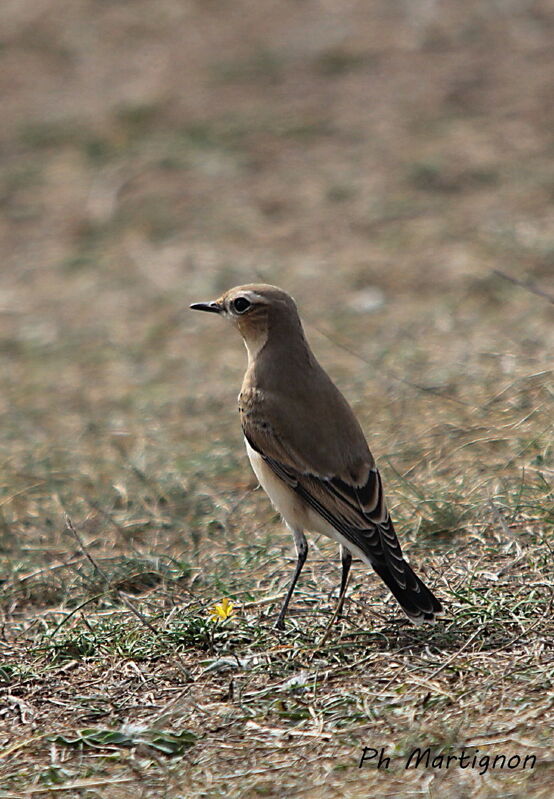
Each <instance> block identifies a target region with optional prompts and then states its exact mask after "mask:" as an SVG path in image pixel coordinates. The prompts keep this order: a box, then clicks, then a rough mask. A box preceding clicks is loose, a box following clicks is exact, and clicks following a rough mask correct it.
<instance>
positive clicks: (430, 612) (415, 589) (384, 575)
mask: <svg viewBox="0 0 554 799" xmlns="http://www.w3.org/2000/svg"><path fill="white" fill-rule="evenodd" d="M372 565H373V568H374V569H375V571H376V572H377V574H378V575H379V577H380V578H381V580H383V582H384V583H385V585H386V586H387V588H388V589H389V590H390V591H391V592H392V594H393V596H394V597H395V599H396V600H397V601H398V603H399V604H400V606H401V608H402V610H403V611H404V613H405V614H406V615H407V616H408V618H409V619H410V621H412V622H413V623H414V624H422V623H423V622H426V621H434V618H435V616H436V615H437V614H438V613H442V605H441V603H440V602H439V600H438V599H437V597H436V596H435V595H434V594H433V592H432V591H431V590H430V589H429V588H427V586H426V585H425V583H424V582H423V581H422V580H420V578H419V577H418V576H417V574H416V573H415V572H414V570H413V569H412V567H411V566H410V565H409V564H408V563H407V562H406V561H404V567H405V568H404V575H405V578H406V579H405V582H406V584H405V587H403V586H401V585H400V584H399V582H398V579H397V578H396V577H395V576H394V574H393V573H392V572H391V570H390V568H389V567H388V566H387V564H386V563H377V564H376V563H373V564H372Z"/></svg>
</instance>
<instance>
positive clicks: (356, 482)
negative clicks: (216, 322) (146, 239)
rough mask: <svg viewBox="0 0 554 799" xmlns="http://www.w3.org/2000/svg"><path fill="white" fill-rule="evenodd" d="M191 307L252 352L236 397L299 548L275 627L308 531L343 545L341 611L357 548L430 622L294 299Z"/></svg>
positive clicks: (264, 476) (411, 613)
mask: <svg viewBox="0 0 554 799" xmlns="http://www.w3.org/2000/svg"><path fill="white" fill-rule="evenodd" d="M190 307H191V308H192V309H193V310H197V311H210V312H211V313H217V314H220V315H221V316H224V317H225V318H226V319H228V320H229V321H231V322H232V323H233V324H234V325H235V326H236V327H237V328H238V330H239V332H240V333H241V335H242V337H243V339H244V343H245V345H246V349H247V352H248V367H247V369H246V374H245V376H244V381H243V383H242V389H241V392H240V395H239V412H240V418H241V422H242V429H243V432H244V438H245V443H246V451H247V453H248V457H249V459H250V463H251V464H252V468H253V469H254V472H255V474H256V477H257V478H258V480H259V482H260V484H261V486H262V487H263V488H264V489H265V491H266V493H267V494H268V496H269V498H270V500H271V502H272V503H273V505H274V506H275V508H276V509H277V510H278V511H279V513H280V514H281V515H282V517H283V519H284V520H285V522H286V524H287V525H288V527H289V528H290V529H291V531H292V533H293V535H294V541H295V543H296V550H297V554H298V559H297V562H296V569H295V572H294V576H293V578H292V582H291V584H290V586H289V589H288V592H287V596H286V598H285V601H284V603H283V607H282V608H281V612H280V613H279V618H278V619H277V623H276V627H278V628H279V629H282V628H283V627H284V619H285V614H286V612H287V607H288V604H289V601H290V598H291V596H292V592H293V591H294V587H295V585H296V582H297V580H298V577H299V575H300V572H301V571H302V567H303V566H304V562H305V560H306V556H307V554H308V545H307V542H306V537H305V535H304V530H309V531H312V532H318V533H323V534H324V535H326V536H328V537H329V538H332V539H334V540H335V541H337V542H338V543H339V544H340V552H341V560H342V578H341V586H340V599H339V609H340V608H341V607H342V603H343V600H344V593H345V590H346V585H347V581H348V574H349V571H350V565H351V562H352V555H356V556H357V557H359V558H360V559H361V560H362V561H364V562H365V563H367V564H368V565H369V566H372V567H373V569H374V570H375V571H376V572H377V574H378V575H379V577H380V578H381V579H382V580H383V582H384V583H385V584H386V585H387V586H388V588H389V589H390V591H391V592H392V593H393V595H394V596H395V598H396V599H397V601H398V602H399V603H400V606H401V607H402V610H403V611H404V612H405V613H406V615H407V616H408V618H409V619H410V620H411V621H412V622H414V623H415V624H420V623H422V622H425V621H433V619H434V617H435V614H437V613H440V612H441V611H442V606H441V603H440V602H439V600H438V599H437V598H436V597H435V596H434V595H433V594H432V593H431V591H430V590H429V589H428V588H427V586H426V585H425V584H424V583H423V582H422V581H421V580H420V579H419V577H418V576H417V575H416V574H415V573H414V571H413V569H412V568H411V566H410V565H409V564H408V563H407V562H406V561H405V560H404V558H403V556H402V550H401V548H400V544H399V542H398V538H397V537H396V533H395V531H394V527H393V524H392V521H391V518H390V516H389V513H388V511H387V508H386V506H385V499H384V495H383V488H382V484H381V477H380V475H379V472H378V471H377V468H376V466H375V461H374V459H373V456H372V454H371V452H370V451H369V449H368V446H367V443H366V440H365V436H364V434H363V432H362V429H361V427H360V425H359V424H358V421H357V420H356V417H355V416H354V413H353V411H352V409H351V408H350V406H349V405H348V403H347V401H346V400H345V398H344V397H343V396H342V394H341V393H340V391H339V390H338V389H337V387H336V386H335V385H334V383H333V382H332V381H331V379H330V377H329V376H328V375H327V373H326V372H325V371H324V370H323V369H322V367H321V366H320V365H319V363H318V362H317V360H316V358H315V356H314V354H313V353H312V351H311V349H310V346H309V344H308V342H307V341H306V338H305V336H304V331H303V329H302V324H301V322H300V318H299V316H298V312H297V310H296V304H295V302H294V300H293V299H292V297H290V296H289V295H288V294H286V293H285V292H284V291H282V290H281V289H279V288H276V287H275V286H268V285H265V284H250V285H246V286H237V287H236V288H233V289H230V290H229V291H227V292H226V293H225V294H223V296H222V297H220V298H219V299H217V300H214V301H212V302H208V303H203V302H199V303H194V304H193V305H191V306H190Z"/></svg>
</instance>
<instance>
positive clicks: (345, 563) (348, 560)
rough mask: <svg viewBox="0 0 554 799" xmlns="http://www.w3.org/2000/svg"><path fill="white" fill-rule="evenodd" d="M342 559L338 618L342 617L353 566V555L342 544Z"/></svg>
mask: <svg viewBox="0 0 554 799" xmlns="http://www.w3.org/2000/svg"><path fill="white" fill-rule="evenodd" d="M340 559H341V563H342V574H341V578H340V591H339V602H338V605H337V612H336V616H337V618H338V617H339V616H341V615H342V607H343V605H344V598H345V596H346V588H347V586H348V576H349V574H350V566H351V565H352V555H351V554H350V552H349V551H348V549H346V547H343V546H342V544H341V547H340Z"/></svg>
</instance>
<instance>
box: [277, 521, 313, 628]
mask: <svg viewBox="0 0 554 799" xmlns="http://www.w3.org/2000/svg"><path fill="white" fill-rule="evenodd" d="M292 534H293V535H294V543H295V544H296V552H297V559H296V568H295V570H294V575H293V578H292V581H291V584H290V585H289V590H288V591H287V595H286V597H285V601H284V602H283V607H282V608H281V611H280V613H279V618H278V619H277V621H276V622H275V628H276V629H277V630H284V629H285V616H286V613H287V608H288V606H289V602H290V598H291V596H292V592H293V591H294V588H295V586H296V583H297V581H298V578H299V577H300V572H301V571H302V567H303V566H304V564H305V563H306V557H307V555H308V542H307V541H306V536H305V535H304V533H303V532H302V530H298V529H296V528H293V529H292Z"/></svg>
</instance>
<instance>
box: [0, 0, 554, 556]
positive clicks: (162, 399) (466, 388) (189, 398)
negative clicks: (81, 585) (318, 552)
mask: <svg viewBox="0 0 554 799" xmlns="http://www.w3.org/2000/svg"><path fill="white" fill-rule="evenodd" d="M2 17H3V25H2V39H1V42H0V45H1V47H0V82H1V87H2V98H3V99H2V126H1V131H0V137H1V146H2V164H1V178H0V179H1V183H0V193H1V194H0V196H1V201H2V221H1V223H0V224H1V236H2V253H3V260H2V266H1V283H0V351H1V356H2V363H3V366H2V371H3V390H2V396H1V399H0V401H1V403H2V410H3V425H2V434H1V435H2V439H3V442H2V446H3V449H4V453H5V459H6V461H5V465H6V470H7V474H8V477H7V480H6V488H5V491H6V493H7V495H9V496H11V494H12V493H13V492H15V494H16V495H17V496H16V498H14V499H13V500H12V499H10V501H9V502H8V503H7V505H6V507H5V512H6V513H8V514H9V512H13V513H14V514H15V515H14V518H11V517H9V518H8V521H10V522H11V521H14V519H15V520H19V521H20V522H21V524H22V528H21V530H20V533H19V535H18V536H16V537H15V544H14V539H13V538H11V540H12V544H14V545H17V546H18V547H19V546H20V545H21V541H22V536H23V537H25V536H26V535H27V536H30V537H31V538H36V537H37V536H38V537H39V538H40V537H41V536H43V535H46V538H47V539H48V540H49V538H48V537H49V536H50V535H51V532H49V531H46V533H45V530H44V526H43V524H42V522H41V523H40V524H38V522H37V524H38V527H37V526H36V525H35V523H30V522H29V516H28V514H29V513H30V514H31V516H32V513H33V510H32V509H33V507H34V508H35V511H34V512H36V513H37V514H38V516H40V517H41V518H42V517H43V515H44V513H45V506H44V503H46V505H47V506H48V504H49V503H50V502H52V501H53V500H52V497H54V496H55V497H57V498H60V497H61V499H62V500H63V501H65V502H69V503H73V505H75V503H77V504H78V503H79V501H80V498H82V496H83V495H84V496H86V497H88V500H87V501H88V503H89V506H90V502H93V501H94V500H93V496H96V495H97V492H98V491H100V488H101V486H104V488H105V490H106V491H108V492H109V493H110V496H111V495H112V494H113V485H114V484H115V485H119V489H118V490H119V495H120V496H119V495H118V496H119V500H118V501H120V502H121V503H123V505H125V503H131V499H130V498H129V496H128V490H129V489H128V487H126V485H124V481H123V479H122V478H121V477H120V470H121V468H123V467H122V458H124V459H125V458H130V459H131V461H132V463H133V464H134V467H135V468H137V469H138V468H139V467H140V468H141V469H145V470H146V472H148V471H151V472H155V473H156V474H157V476H158V478H159V479H160V480H161V481H162V482H163V481H164V480H166V479H167V480H169V481H170V482H172V481H173V482H175V481H176V483H175V485H176V487H175V490H176V491H177V492H179V491H181V489H182V486H183V480H185V481H186V480H187V479H188V477H187V475H188V476H190V474H192V473H193V472H195V470H196V471H197V472H198V470H199V471H200V473H201V474H202V475H204V477H205V476H206V474H207V475H208V477H206V479H209V480H211V479H212V478H211V477H209V475H210V474H211V472H210V469H213V472H214V474H215V473H217V474H219V475H221V472H222V470H223V471H224V470H225V469H228V468H230V467H231V472H233V469H234V467H235V466H237V464H239V463H241V461H240V460H237V459H238V458H240V457H241V455H240V454H239V449H237V448H240V447H241V436H240V431H239V427H238V421H237V419H236V418H235V416H234V403H235V397H236V392H237V389H238V386H239V384H240V378H241V374H242V368H243V365H244V352H243V349H242V346H241V345H240V343H239V341H238V339H232V337H231V335H229V336H228V335H227V330H224V328H223V327H222V326H221V323H220V321H219V320H215V319H212V318H209V319H207V318H199V317H198V316H196V315H194V314H191V313H189V312H188V310H187V307H188V304H189V303H190V302H191V301H195V300H205V299H210V298H213V297H214V296H217V295H218V294H219V293H220V292H222V291H223V290H224V289H226V288H229V287H230V286H232V285H234V284H237V283H241V282H250V281H257V280H263V281H266V282H271V283H276V284H279V285H281V286H282V287H284V288H285V289H287V290H288V291H289V292H291V293H292V294H293V295H294V296H295V297H296V299H297V302H298V304H299V306H300V309H301V312H302V313H303V315H304V317H305V320H306V325H307V329H308V334H309V336H310V338H311V339H312V341H313V344H314V347H315V348H316V351H317V352H318V353H319V354H320V356H321V358H322V359H323V360H324V362H325V363H326V365H327V366H328V367H329V368H330V369H331V371H332V373H333V375H334V376H335V377H336V378H339V379H341V380H342V383H341V385H342V386H343V387H344V388H345V390H346V392H347V394H349V396H350V398H351V399H352V400H353V401H354V402H355V403H357V409H358V412H359V413H361V414H362V418H363V421H364V422H365V423H367V424H368V425H370V424H371V423H372V420H374V419H375V418H377V419H381V427H382V428H383V430H384V433H383V436H384V438H385V441H387V442H388V443H389V448H392V449H393V450H394V449H396V450H400V449H402V447H401V446H400V445H397V444H396V443H395V442H394V440H391V438H390V436H391V433H392V432H393V431H394V435H397V436H400V437H401V438H402V436H404V438H403V439H402V440H409V437H410V435H411V432H410V428H409V427H406V428H405V429H404V428H403V427H402V425H404V424H408V420H409V418H410V417H409V415H408V416H406V412H407V409H408V410H409V408H410V407H413V404H414V402H415V403H421V402H423V401H424V400H425V402H424V405H425V408H424V409H422V410H421V411H418V412H417V416H418V421H419V422H421V423H422V424H423V425H425V424H427V423H429V424H431V422H433V421H435V420H436V418H437V415H440V414H441V413H443V412H444V413H445V414H446V415H447V416H448V414H449V413H453V412H454V411H456V409H458V410H459V409H460V408H461V407H462V404H463V403H464V402H465V403H466V404H467V405H468V407H471V406H472V404H474V403H475V402H476V400H477V399H479V400H480V401H481V400H483V401H488V400H489V399H490V398H491V397H493V396H494V395H495V394H496V393H497V391H501V390H502V387H503V386H504V385H507V384H510V383H512V382H513V381H514V380H516V379H518V378H519V377H520V376H522V375H529V374H532V373H534V372H540V371H541V369H544V368H545V364H546V363H547V362H548V353H549V352H550V355H551V352H552V350H551V345H552V325H551V322H552V314H551V311H550V309H551V306H550V305H549V303H548V301H545V300H544V299H542V298H539V297H537V296H535V295H532V294H530V293H529V292H527V291H525V290H524V289H522V288H520V287H518V286H516V285H515V284H513V283H510V282H508V281H506V280H505V279H503V278H502V277H499V276H498V275H496V274H495V273H494V272H493V270H494V269H499V270H502V271H505V272H506V273H508V274H510V275H511V276H513V277H515V278H517V279H519V280H522V281H528V280H531V281H532V282H533V283H534V284H536V285H540V286H542V288H543V289H545V290H548V288H549V287H550V289H552V286H553V283H554V279H553V272H554V225H553V222H554V208H553V203H552V201H553V198H554V170H553V162H552V155H553V140H552V131H553V130H554V84H553V80H552V78H553V61H554V50H553V48H552V33H553V28H554V16H553V14H552V6H551V3H549V2H547V0H533V1H532V2H531V1H530V0H503V2H480V1H479V0H473V1H470V2H466V3H463V4H461V3H459V2H457V0H410V1H409V2H408V0H373V1H372V2H371V3H368V2H366V1H365V0H363V2H355V0H347V1H346V2H340V3H338V2H332V1H331V0H277V1H276V2H272V1H271V0H268V2H264V3H257V2H250V1H249V0H234V2H232V3H231V2H226V1H225V0H202V2H200V1H198V2H195V1H194V0H187V2H182V1H179V2H178V1H177V0H159V2H156V3H155V4H154V3H151V2H148V0H134V1H133V2H126V1H125V0H32V2H31V0H27V1H25V0H5V2H4V3H3V9H2ZM549 348H550V349H549ZM356 355H358V356H359V358H357V357H356ZM398 378H401V379H406V380H408V381H411V382H412V383H415V384H416V387H415V388H414V386H413V385H412V386H410V385H406V384H403V383H402V382H401V380H399V379H398ZM418 386H419V388H418ZM421 388H423V389H425V390H429V389H431V390H432V391H438V392H439V393H440V392H443V393H447V394H450V395H451V396H455V397H456V398H457V400H458V404H457V405H456V404H455V403H454V404H452V403H450V404H449V402H446V404H445V402H442V401H437V400H436V399H432V400H431V401H430V404H429V402H427V399H428V397H429V396H431V395H429V394H428V395H425V394H423V395H422V392H421V390H420V389H421ZM385 398H387V399H386V402H384V399H385ZM393 401H394V402H395V403H396V405H394V404H393ZM526 401H527V402H529V401H530V400H529V399H528V398H527V400H526ZM387 407H389V410H388V411H387V410H386V408H387ZM394 409H396V410H394ZM383 413H385V414H387V413H388V416H387V419H388V422H387V423H385V421H384V420H383V419H382V414H383ZM380 414H381V416H380ZM389 417H390V418H389ZM411 423H412V424H413V423H414V421H413V418H412V420H411ZM386 424H389V427H390V429H387V427H386ZM484 424H485V425H486V424H487V422H486V421H485V422H484ZM374 435H377V436H378V435H379V430H376V431H375V434H374ZM210 442H212V443H210ZM212 444H213V446H212ZM378 446H381V448H382V447H383V446H384V444H382V443H379V444H378ZM235 452H236V453H237V454H236V455H235V454H234V453H235ZM197 456H198V458H199V459H200V460H199V461H198V460H194V458H196V457H197ZM206 458H208V462H206ZM191 459H192V460H191ZM199 464H200V465H199ZM233 474H234V477H233V480H234V481H235V482H232V485H233V487H235V485H236V481H237V480H238V481H239V483H240V481H241V480H245V481H248V480H249V479H250V478H249V477H246V476H245V475H246V474H247V471H246V468H244V469H243V468H242V467H241V470H239V472H237V473H236V474H241V475H243V476H242V477H237V476H236V474H235V473H234V472H233ZM173 482H172V485H173ZM34 483H37V486H39V487H37V486H35V487H34V488H29V486H30V485H34ZM116 493H117V492H116ZM215 493H217V487H216V490H215ZM33 497H34V500H36V502H35V504H33V501H31V499H32V498H33ZM122 497H123V499H122ZM27 502H30V506H28V505H27V504H26V503H27ZM114 502H115V500H114V499H113V497H112V498H111V499H110V500H109V502H108V504H109V505H110V506H112V505H113V504H114ZM36 503H38V505H37V504H36ZM18 505H23V506H24V508H25V510H24V512H23V518H24V519H26V521H22V520H21V516H20V515H18V511H17V507H18ZM126 507H128V505H127V506H126ZM83 512H85V511H84V510H83ZM86 512H87V513H89V514H90V513H91V510H90V507H88V510H87V511H86ZM139 515H140V514H139ZM93 516H94V514H93ZM141 518H142V517H141ZM138 526H139V527H140V524H139V525H138ZM11 530H12V532H10V529H9V528H8V527H6V529H5V535H6V536H7V537H8V538H10V537H13V528H11ZM185 532H186V531H185ZM183 534H184V530H183V527H180V528H179V535H180V536H182V535H183Z"/></svg>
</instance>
